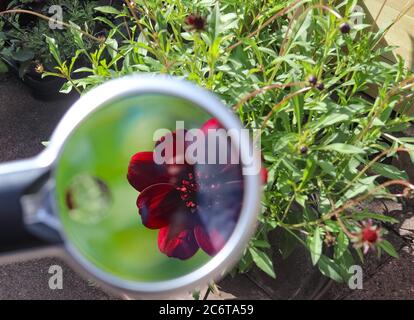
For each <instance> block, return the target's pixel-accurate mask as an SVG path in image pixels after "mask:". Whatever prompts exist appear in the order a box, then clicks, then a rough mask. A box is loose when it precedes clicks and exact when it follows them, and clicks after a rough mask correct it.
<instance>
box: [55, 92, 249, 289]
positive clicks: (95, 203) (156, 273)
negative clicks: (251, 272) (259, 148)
mask: <svg viewBox="0 0 414 320" xmlns="http://www.w3.org/2000/svg"><path fill="white" fill-rule="evenodd" d="M238 160H239V156H238V148H237V146H236V145H235V144H233V143H232V141H231V139H230V138H229V136H227V131H226V130H224V128H222V126H221V124H220V122H219V120H217V119H216V118H214V117H213V116H212V115H210V114H208V113H207V112H206V111H205V110H204V109H202V108H200V107H198V106H197V105H195V104H194V103H192V102H189V101H186V100H184V99H182V98H178V97H174V96H169V95H162V94H145V95H140V96H131V97H125V98H122V99H118V100H117V101H112V102H110V103H108V104H107V105H105V106H104V107H102V108H100V109H98V110H97V111H95V112H94V113H93V114H91V115H90V116H89V117H88V118H87V119H86V120H85V121H83V122H82V123H81V124H80V125H79V126H78V127H77V128H76V130H74V132H73V133H72V135H71V136H70V138H69V139H68V140H67V142H66V143H65V146H64V148H63V150H62V152H61V154H60V158H59V161H58V163H57V166H56V171H55V177H56V198H57V204H58V209H59V214H60V218H61V221H62V225H63V229H64V233H65V234H66V237H67V240H68V242H69V243H71V245H72V246H73V247H74V248H75V249H76V250H77V251H78V252H79V253H80V254H81V255H82V256H83V257H84V258H85V259H86V260H87V261H89V262H90V263H91V264H93V265H94V266H96V267H98V268H99V269H101V270H103V271H105V272H107V273H109V274H111V275H113V276H116V277H119V278H122V279H126V280H133V281H141V282H154V281H163V280H171V279H174V278H177V277H180V276H184V275H186V274H188V273H190V272H192V271H194V270H196V269H197V268H200V267H201V266H203V265H204V264H205V263H207V262H208V261H209V260H210V259H212V258H213V257H214V256H215V255H217V254H218V253H219V252H220V250H221V249H222V248H223V247H224V245H225V244H226V242H227V241H228V240H229V238H230V236H231V235H232V233H233V231H234V228H235V226H236V224H237V221H238V219H239V214H240V211H241V206H242V202H243V176H242V170H241V165H240V164H239V161H238Z"/></svg>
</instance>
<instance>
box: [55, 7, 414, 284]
mask: <svg viewBox="0 0 414 320" xmlns="http://www.w3.org/2000/svg"><path fill="white" fill-rule="evenodd" d="M293 3H296V5H292V4H293ZM319 3H320V1H311V0H303V1H291V0H274V1H265V2H264V1H258V0H223V1H219V2H218V1H213V0H197V1H193V0H192V1H189V0H184V1H183V0H167V1H165V0H163V1H161V0H151V1H144V2H141V1H139V2H137V4H136V6H134V8H128V7H127V6H124V7H123V9H122V10H118V9H114V8H110V7H99V8H95V9H96V11H99V12H100V13H102V14H104V16H100V17H97V18H96V20H97V21H100V22H102V23H105V24H106V25H107V26H108V28H109V29H110V31H109V32H108V34H107V36H106V39H105V41H103V42H101V43H100V44H99V48H97V49H96V50H92V51H91V50H88V47H87V44H86V43H85V39H84V37H83V36H82V34H81V32H80V31H79V30H78V29H77V28H75V27H74V28H72V30H71V31H72V33H71V35H72V39H73V43H75V44H76V46H77V49H78V51H77V53H76V55H73V58H72V60H68V61H65V62H59V68H58V72H57V73H56V74H53V75H57V76H63V77H65V78H66V79H68V80H69V81H68V84H67V85H65V87H64V88H63V90H64V91H65V92H69V91H70V90H72V89H74V88H75V89H77V90H79V91H81V92H85V91H87V90H90V89H91V88H93V87H95V86H97V85H99V84H101V83H103V82H105V81H107V80H108V79H111V78H115V77H120V76H123V75H127V74H131V73H136V72H153V73H165V74H170V75H174V76H178V77H182V78H186V79H188V80H190V81H192V82H194V83H196V84H198V85H200V86H203V87H206V88H208V89H210V90H212V91H213V92H215V93H216V94H217V95H218V96H220V97H221V99H222V100H223V101H224V102H225V103H226V104H227V105H229V106H239V108H238V109H237V110H236V112H237V114H238V115H239V117H240V119H241V121H242V122H243V123H244V124H245V126H246V127H248V128H251V129H259V128H261V129H262V131H261V134H262V136H261V142H262V151H263V156H264V159H265V166H266V167H267V168H268V170H269V180H268V183H267V186H266V187H265V197H264V200H263V213H262V216H261V218H260V227H259V231H258V233H257V234H256V236H255V238H254V239H253V240H252V242H251V245H250V247H249V249H248V250H246V254H245V256H244V257H243V259H242V260H241V262H240V266H239V270H240V271H242V272H243V271H246V270H248V269H249V268H250V266H251V265H252V264H253V263H255V264H256V265H257V266H258V267H259V268H261V269H262V270H264V271H265V272H266V273H268V274H269V275H271V276H273V277H274V276H275V272H274V268H273V266H272V260H271V259H270V256H269V250H270V245H269V244H268V242H269V240H268V235H269V233H270V232H272V231H273V230H275V229H278V230H281V231H282V232H283V237H282V238H283V240H282V241H280V243H277V244H272V247H273V248H275V247H276V248H277V250H278V251H279V252H281V253H282V255H283V256H285V257H286V256H288V255H289V253H290V252H291V251H292V250H293V248H294V247H295V246H296V245H297V244H301V245H304V246H306V247H307V248H308V249H309V252H310V255H311V259H312V262H313V264H315V265H317V266H318V267H319V269H320V270H321V272H322V273H323V274H325V275H327V276H329V277H331V278H332V279H334V280H337V281H344V280H346V279H347V277H348V274H347V270H348V268H349V266H350V265H352V264H354V263H355V261H354V256H357V255H358V254H359V253H360V250H357V251H356V252H353V251H354V250H353V249H352V246H351V241H355V239H354V238H356V235H357V234H358V233H359V232H360V230H361V227H362V226H361V224H360V221H362V220H365V219H368V218H369V219H374V221H377V223H380V221H384V222H391V223H394V222H395V219H393V218H390V217H387V216H384V215H379V214H372V213H369V212H360V211H358V212H356V211H357V210H356V209H355V208H354V206H352V205H349V201H350V200H351V199H353V200H355V199H356V198H358V197H361V196H366V197H365V198H366V199H372V198H381V197H392V196H391V195H390V194H389V193H388V191H387V190H385V189H383V188H376V186H378V185H379V182H378V181H379V180H380V179H379V177H380V176H382V177H383V178H388V179H405V178H406V175H405V174H404V173H403V172H401V171H400V170H398V169H397V168H395V167H394V166H392V165H391V164H390V160H391V159H392V158H394V157H396V156H397V155H396V152H395V151H396V150H397V148H407V149H409V150H410V154H411V155H412V156H414V153H413V152H412V150H413V144H412V142H413V141H412V140H410V139H408V140H407V139H406V138H401V133H398V135H396V132H401V131H402V130H403V129H404V128H406V127H407V125H408V123H409V121H411V120H412V118H410V117H408V116H406V115H404V114H403V113H393V112H392V111H393V110H394V108H395V106H396V105H397V104H400V109H399V110H404V109H405V108H406V107H407V106H409V105H410V100H409V99H406V98H407V97H409V95H407V94H408V93H410V92H411V93H412V89H411V87H409V88H407V89H406V91H404V90H403V89H402V86H400V83H401V82H402V81H403V80H405V79H408V78H410V77H411V76H412V74H411V73H410V72H409V71H408V70H406V69H405V67H404V63H403V61H402V60H401V59H399V61H398V62H397V63H396V64H387V63H384V62H383V61H382V59H381V55H382V54H383V53H384V52H386V51H390V50H392V48H391V47H385V48H384V47H379V46H378V45H377V44H378V43H379V40H380V39H381V38H382V37H383V33H384V30H380V31H374V29H373V28H371V27H370V25H366V24H363V25H355V26H353V28H352V29H351V31H350V33H346V34H343V33H341V31H340V28H339V26H340V25H341V24H342V23H343V22H344V21H351V20H352V18H355V16H356V13H353V12H354V11H353V10H352V9H353V7H354V6H355V4H356V1H346V0H345V1H328V6H330V7H332V9H331V11H329V10H326V9H323V8H321V7H315V5H316V6H317V5H318V4H319ZM304 8H305V9H304ZM282 10H285V11H284V14H279V13H280V12H282ZM332 10H335V12H337V13H336V14H333V13H332ZM193 13H197V14H199V15H201V16H202V17H205V18H206V27H205V30H200V31H196V30H193V29H192V28H191V27H190V26H187V25H186V23H185V21H186V20H185V19H186V17H187V16H188V15H190V14H193ZM287 13H290V15H288V14H287ZM339 13H341V14H342V15H343V18H340V17H339ZM289 17H294V19H293V20H290V18H289ZM49 46H50V50H51V52H53V51H54V50H57V49H56V47H55V44H54V43H53V42H52V41H49ZM80 57H84V58H85V60H86V61H87V64H86V65H85V66H83V67H82V68H79V69H77V70H72V67H73V61H74V60H73V59H75V60H76V59H78V58H80ZM59 59H60V58H59ZM59 59H57V61H59ZM62 59H63V60H64V58H62ZM69 65H70V66H72V67H68V66H69ZM74 75H76V77H74ZM311 75H312V76H314V77H315V78H316V80H317V83H318V84H317V86H313V85H310V84H309V82H308V79H309V77H310V76H311ZM275 84H277V85H279V87H277V86H274V85H275ZM322 84H323V85H322ZM406 84H407V83H406ZM272 85H273V86H274V87H273V89H267V90H265V89H263V90H259V89H261V88H266V87H267V86H272ZM369 87H378V95H377V97H376V99H374V100H373V101H371V100H369V99H366V98H365V97H364V95H363V92H364V91H366V90H367V89H368V88H369ZM298 90H301V91H300V92H298ZM253 92H256V93H257V94H256V93H255V94H252V93H253ZM245 97H250V99H245V100H243V99H244V98H245ZM411 101H412V100H411ZM241 102H243V103H241ZM381 153H382V155H383V156H379V157H377V158H376V160H377V161H374V163H373V162H372V160H373V159H374V158H375V157H376V156H378V155H381ZM373 173H374V174H377V175H375V176H373V175H372V174H373ZM341 206H345V207H344V208H343V209H344V210H339V211H338V212H336V213H337V216H336V217H340V218H336V219H333V217H334V214H333V212H334V213H335V210H336V209H338V208H341ZM345 209H346V210H345ZM379 247H380V248H381V249H382V250H384V251H386V252H387V253H388V254H390V255H392V256H396V252H395V250H394V249H393V248H392V246H391V245H390V244H389V243H388V242H386V241H383V242H380V244H379ZM331 249H333V250H331Z"/></svg>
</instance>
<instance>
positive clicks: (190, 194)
mask: <svg viewBox="0 0 414 320" xmlns="http://www.w3.org/2000/svg"><path fill="white" fill-rule="evenodd" d="M176 189H177V190H178V191H179V192H180V197H181V200H183V201H184V203H185V206H186V207H187V208H189V209H191V211H193V210H195V209H196V208H197V203H196V201H195V198H196V193H197V191H198V189H199V186H198V184H197V182H196V181H195V179H194V175H193V174H192V173H189V174H188V175H187V177H186V178H185V179H183V180H181V185H180V186H178V187H177V188H176Z"/></svg>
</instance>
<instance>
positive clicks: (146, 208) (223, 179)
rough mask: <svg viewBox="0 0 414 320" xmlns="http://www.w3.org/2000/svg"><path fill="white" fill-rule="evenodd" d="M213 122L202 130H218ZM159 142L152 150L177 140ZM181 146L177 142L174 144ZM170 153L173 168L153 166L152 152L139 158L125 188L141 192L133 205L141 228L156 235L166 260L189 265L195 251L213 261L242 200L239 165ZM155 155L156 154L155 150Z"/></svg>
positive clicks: (176, 136) (176, 137)
mask: <svg viewBox="0 0 414 320" xmlns="http://www.w3.org/2000/svg"><path fill="white" fill-rule="evenodd" d="M220 128H221V125H220V123H219V122H218V121H217V120H216V119H211V120H209V121H207V122H206V123H205V124H204V125H203V126H202V127H201V130H202V131H203V132H205V133H208V129H220ZM178 133H179V132H175V133H174V134H173V135H172V137H171V136H170V137H163V138H161V139H160V141H158V142H157V143H156V146H157V145H158V144H159V143H160V142H162V141H165V139H166V138H168V139H172V140H173V142H174V146H175V145H176V142H177V140H179V139H182V136H183V135H181V134H178ZM178 142H179V141H178ZM188 147H189V143H186V144H185V145H184V150H177V149H176V148H174V150H173V153H172V157H173V159H172V160H173V161H171V164H162V165H160V164H157V163H156V162H155V161H154V158H155V157H154V156H155V152H156V151H154V152H139V153H137V154H135V155H134V156H133V157H132V158H131V161H130V164H129V168H128V176H127V178H128V181H129V183H130V184H131V185H132V186H133V187H134V188H135V189H136V190H138V191H139V192H140V194H139V196H138V200H137V206H138V209H139V214H140V216H141V220H142V223H143V224H144V225H145V226H146V227H147V228H149V229H159V233H158V248H159V250H160V251H161V252H163V253H164V254H166V255H167V256H169V257H174V258H178V259H188V258H190V257H192V256H193V255H194V254H195V253H196V252H197V250H198V249H199V248H201V249H202V250H204V251H205V252H206V253H207V254H209V255H211V256H213V255H215V254H216V253H217V252H218V251H220V250H221V249H222V248H223V246H224V244H225V243H226V241H227V240H228V239H229V237H230V235H231V234H232V232H233V230H234V227H235V225H236V222H237V218H238V215H239V212H240V209H241V203H242V199H243V179H242V172H241V166H240V165H238V164H234V165H233V164H194V165H191V164H189V163H187V161H184V163H183V164H181V163H180V161H178V160H180V159H183V158H184V159H185V157H184V155H185V151H186V150H187V148H188ZM155 150H157V149H155Z"/></svg>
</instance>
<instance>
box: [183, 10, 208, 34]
mask: <svg viewBox="0 0 414 320" xmlns="http://www.w3.org/2000/svg"><path fill="white" fill-rule="evenodd" d="M185 23H186V24H187V25H189V26H190V28H191V30H196V31H204V29H205V27H206V19H204V18H203V17H202V16H200V15H198V14H190V15H189V16H188V17H187V18H186V19H185Z"/></svg>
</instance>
